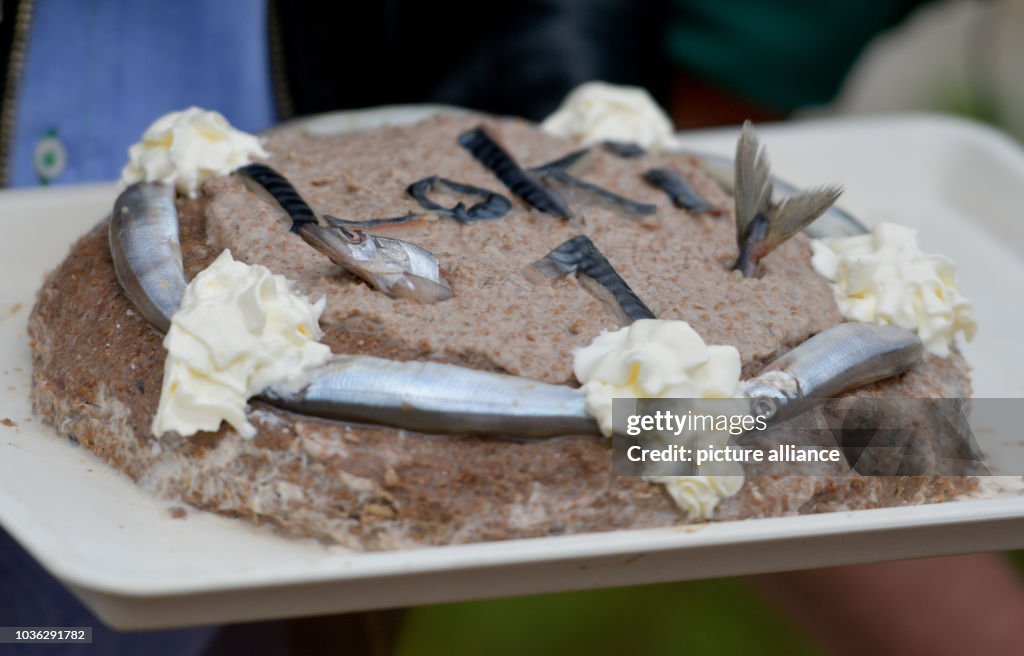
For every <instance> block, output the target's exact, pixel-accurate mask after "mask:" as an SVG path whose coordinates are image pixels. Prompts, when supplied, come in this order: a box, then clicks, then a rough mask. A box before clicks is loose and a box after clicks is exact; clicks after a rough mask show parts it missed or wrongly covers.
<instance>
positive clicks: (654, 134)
mask: <svg viewBox="0 0 1024 656" xmlns="http://www.w3.org/2000/svg"><path fill="white" fill-rule="evenodd" d="M540 127H541V129H542V130H544V131H545V132H547V133H549V134H553V135H556V136H559V137H566V138H569V139H575V140H577V141H579V142H581V143H583V144H592V143H597V142H601V141H625V142H633V143H637V144H640V145H641V146H643V147H645V148H651V149H653V150H659V149H664V148H668V147H671V146H672V145H673V144H674V143H675V137H674V132H675V131H674V129H673V126H672V121H671V120H669V118H668V115H667V114H665V112H664V110H662V108H661V107H659V106H658V103H656V102H655V101H654V98H652V97H651V94H649V93H648V92H647V91H646V90H645V89H642V88H640V87H628V86H617V85H613V84H607V83H605V82H587V83H585V84H581V85H580V86H578V87H576V88H575V89H573V91H572V92H571V93H570V94H569V95H568V96H566V98H565V100H564V101H563V102H562V106H561V107H559V108H558V110H557V111H555V113H554V114H552V115H551V116H549V117H547V118H546V119H544V122H543V123H541V126H540Z"/></svg>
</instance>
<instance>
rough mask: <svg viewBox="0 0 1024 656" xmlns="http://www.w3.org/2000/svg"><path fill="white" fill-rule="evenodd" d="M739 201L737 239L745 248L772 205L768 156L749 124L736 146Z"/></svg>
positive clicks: (737, 205)
mask: <svg viewBox="0 0 1024 656" xmlns="http://www.w3.org/2000/svg"><path fill="white" fill-rule="evenodd" d="M733 195H734V197H735V199H736V240H737V241H738V242H739V243H740V245H741V249H742V244H743V239H744V235H745V234H746V233H747V231H748V230H749V229H750V224H751V223H752V222H753V221H754V219H755V218H756V217H757V215H758V214H759V213H765V214H767V210H768V209H769V208H770V207H771V203H772V171H771V164H770V162H769V161H768V154H767V153H766V152H765V150H764V148H762V147H761V142H760V141H759V140H758V138H757V133H755V132H754V124H753V123H751V122H750V121H747V122H745V123H744V124H743V131H742V132H740V140H739V142H738V143H737V144H736V176H735V184H734V185H733Z"/></svg>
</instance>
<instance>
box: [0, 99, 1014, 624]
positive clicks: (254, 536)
mask: <svg viewBox="0 0 1024 656" xmlns="http://www.w3.org/2000/svg"><path fill="white" fill-rule="evenodd" d="M364 116H365V115H361V116H360V117H359V120H357V121H355V122H354V123H353V122H352V121H347V120H345V119H338V118H332V119H329V121H333V125H336V126H337V125H341V126H344V125H347V124H349V123H353V124H358V125H365V118H363V117H364ZM396 116H397V117H398V118H397V119H396ZM387 117H388V120H401V117H402V113H401V111H400V110H399V111H398V112H397V114H396V110H394V109H392V110H390V113H389V114H387ZM330 125H331V123H330V122H328V123H326V124H320V127H321V129H328V128H329V127H330ZM315 126H316V124H315V123H314V127H315ZM325 126H327V127H325ZM762 134H763V136H764V141H765V142H766V144H767V146H768V148H769V149H770V152H771V155H772V157H773V160H774V162H775V165H776V170H778V171H779V172H781V173H782V174H783V175H784V176H785V177H787V178H789V179H790V180H792V181H793V182H796V183H801V184H804V183H807V184H810V183H824V182H842V183H844V184H845V185H846V189H847V191H846V194H845V195H844V197H843V201H842V204H843V205H844V206H845V207H846V208H847V209H849V210H851V211H853V212H854V213H855V214H857V215H858V216H859V217H860V218H862V219H863V220H865V221H866V222H868V223H871V222H874V221H877V220H881V219H889V220H895V221H899V222H903V223H907V224H910V225H914V226H917V227H919V228H921V229H922V231H923V236H922V241H923V245H924V247H925V249H926V250H935V251H939V252H944V253H947V254H949V255H951V256H953V257H954V258H955V260H956V261H957V263H958V264H959V267H960V279H961V283H962V287H963V289H964V290H965V292H966V294H967V295H968V296H969V297H970V298H972V299H973V300H974V301H975V303H976V310H977V312H976V313H977V318H978V321H979V323H980V326H981V329H980V331H979V334H978V338H977V339H976V341H975V342H974V343H973V344H971V345H969V346H968V347H967V349H966V353H967V357H968V358H969V359H970V361H971V363H972V364H973V365H974V368H975V371H974V381H975V391H976V394H977V395H978V396H987V397H997V396H1013V397H1020V396H1024V382H1022V378H1021V376H1020V371H1021V365H1022V364H1024V342H1022V340H1021V339H1020V336H1019V331H1020V326H1022V325H1024V305H1022V304H1021V303H1020V299H1021V298H1024V256H1022V254H1024V223H1022V222H1021V221H1020V219H1019V217H1020V213H1021V208H1022V207H1024V153H1022V152H1021V150H1020V149H1019V148H1018V147H1017V146H1015V145H1014V144H1013V143H1012V142H1010V141H1009V140H1008V139H1007V138H1005V137H1003V136H1001V135H1000V134H998V133H996V132H993V131H990V130H988V129H986V128H983V127H978V126H976V125H972V124H968V123H963V122H959V121H955V120H950V119H946V118H937V117H930V116H905V117H895V118H893V117H889V118H875V119H867V120H864V119H859V120H856V121H845V120H844V121H824V122H816V123H806V124H791V125H783V126H777V127H766V128H765V129H764V130H763V132H762ZM735 136H736V135H735V132H734V131H719V132H707V133H694V134H691V135H685V140H686V142H687V144H688V145H690V146H692V147H693V148H700V149H702V150H705V151H714V152H722V153H729V152H731V150H732V147H733V143H734V139H735ZM113 198H114V188H113V186H111V185H99V186H88V187H70V188H56V189H50V190H40V191H13V192H4V193H0V217H2V220H3V226H4V239H3V240H0V279H2V280H3V281H4V283H3V286H2V291H0V419H5V418H9V419H11V420H13V421H14V422H16V423H17V424H18V426H17V427H15V428H8V427H5V426H3V425H0V522H2V524H3V526H4V527H5V528H6V529H7V530H8V531H9V532H10V533H11V534H12V535H14V536H15V538H16V539H17V540H18V541H19V542H21V543H22V544H23V545H24V546H25V547H26V548H27V549H28V550H29V551H30V552H31V553H32V554H33V556H35V557H36V558H37V559H38V560H39V561H40V562H41V563H42V564H43V565H44V566H45V567H46V568H47V569H48V570H49V571H51V572H52V573H54V574H55V575H56V576H57V577H59V578H60V579H61V580H63V581H64V582H65V583H66V584H67V585H68V586H69V587H70V588H71V589H72V590H73V591H74V592H75V593H76V594H77V595H78V596H79V597H81V598H82V599H83V600H84V601H85V603H86V604H88V605H89V606H90V607H91V608H92V609H93V610H94V611H95V612H96V613H97V614H98V615H99V616H100V617H101V618H102V619H103V620H104V621H106V622H108V623H109V624H111V625H113V626H115V627H119V628H132V629H140V628H156V627H169V626H183V625H188V624H199V623H213V622H229V621H243V620H255V619H261V618H271V617H285V616H298V615H310V614H321V613H330V612H341V611H355V610H363V609H371V608H383V607H392V606H409V605H418V604H427V603H435V602H444V601H453V600H460V599H474V598H485V597H498V596H506V595H516V594H528V593H540V592H550V591H558V590H569V589H581V588H597V587H605V586H615V585H627V584H637V583H648V582H655V581H669V580H681V579H691V578H702V577H713V576H727V575H737V574H750V573H756V572H767V571H779V570H786V569H798V568H806V567H818V566H825V565H836V564H843V563H854V562H867V561H874V560H883V559H896V558H909V557H916V556H927V555H943V554H954V553H963V552H971V551H983V550H999V549H1010V548H1020V547H1024V496H1020V495H1019V494H1018V495H1013V496H1008V497H1004V498H997V499H986V500H965V501H957V502H952V503H946V504H938V505H931V506H918V507H907V508H895V509H885V510H870V511H857V512H847V513H833V514H825V515H816V516H803V517H786V518H777V519H763V520H751V521H743V522H729V523H721V524H708V525H701V526H695V527H685V528H666V529H655V530H640V531H620V532H614V533H601V534H590V535H581V536H564V537H551V538H542V539H533V540H518V541H507V542H498V543H489V544H476V545H467V546H456V547H438V548H429V549H418V550H409V551H398V552H389V553H369V554H364V553H353V552H349V551H346V550H344V549H340V548H326V547H323V546H321V545H318V544H313V543H308V542H296V541H289V540H286V539H283V538H280V537H277V536H275V535H273V534H271V533H269V532H267V531H263V530H260V529H256V528H253V527H250V526H249V525H247V524H245V523H243V522H241V521H233V520H229V519H225V518H222V517H216V516H213V515H210V514H206V513H199V512H195V511H189V513H188V516H187V518H185V519H172V518H171V517H170V515H169V514H168V506H167V504H166V503H165V502H163V501H160V500H157V499H154V498H151V497H149V496H147V495H146V494H143V493H141V492H140V491H139V490H137V489H136V488H135V487H134V486H133V485H132V483H131V482H130V481H128V480H127V478H125V477H124V476H122V475H120V474H118V473H117V472H115V471H114V470H112V469H111V468H110V467H108V466H106V465H105V464H103V463H102V462H100V461H99V460H98V459H97V458H95V457H93V456H92V455H91V454H90V453H88V452H87V451H85V450H84V449H82V448H79V447H77V446H75V445H73V444H71V443H70V442H68V441H66V440H63V439H60V438H58V437H57V436H56V435H55V434H54V433H53V432H52V431H50V430H47V429H45V428H43V427H42V426H40V425H39V423H38V422H37V421H34V420H32V419H31V408H30V405H29V400H28V394H29V387H30V369H31V362H30V360H29V349H28V340H27V337H26V333H25V322H26V318H27V315H28V311H29V309H30V308H31V306H32V303H33V299H34V295H35V291H36V289H37V288H38V287H39V285H40V282H41V279H42V275H43V272H44V271H46V270H48V269H51V268H53V267H54V266H55V265H56V264H57V263H58V262H59V261H60V260H61V258H63V257H64V255H65V253H66V252H67V248H68V246H69V245H70V244H71V242H72V241H73V240H74V239H75V238H76V237H77V236H78V235H80V234H82V233H83V232H84V231H85V230H87V229H88V228H90V227H91V226H92V225H93V224H94V223H95V222H96V221H98V220H99V218H100V217H101V216H102V215H103V214H104V213H105V212H106V211H107V210H108V209H109V208H110V205H111V204H112V201H113Z"/></svg>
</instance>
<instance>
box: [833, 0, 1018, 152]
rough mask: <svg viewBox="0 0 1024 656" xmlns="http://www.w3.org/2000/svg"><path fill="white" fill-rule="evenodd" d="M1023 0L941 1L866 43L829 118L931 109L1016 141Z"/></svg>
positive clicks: (915, 13) (924, 8) (834, 103)
mask: <svg viewBox="0 0 1024 656" xmlns="http://www.w3.org/2000/svg"><path fill="white" fill-rule="evenodd" d="M1022 61H1024V0H993V1H991V2H975V1H971V0H945V1H944V2H940V3H936V4H931V5H928V6H926V7H922V8H921V9H919V10H918V11H916V12H914V13H913V14H912V15H911V16H910V17H909V18H908V19H907V21H906V22H905V23H903V24H901V25H899V26H898V27H896V28H894V29H892V30H890V31H888V32H885V33H883V34H881V35H879V36H878V37H876V38H875V39H874V40H872V41H871V42H870V43H869V44H868V45H867V47H866V48H865V49H864V51H863V53H862V54H861V55H860V57H858V58H857V60H856V62H855V63H854V65H853V68H852V69H851V71H850V74H849V76H848V77H847V80H846V82H845V83H844V84H843V87H842V89H841V90H840V93H839V94H838V96H837V98H836V100H835V102H833V103H831V104H830V105H828V106H826V107H825V108H824V109H825V110H826V111H828V112H833V113H837V114H874V113H878V112H894V111H912V110H917V111H938V112H945V113H951V114H958V115H961V116H966V117H969V118H974V119H977V120H981V121H986V122H989V123H992V124H994V125H996V126H998V127H1000V128H1002V129H1004V130H1006V131H1007V132H1009V133H1010V134H1012V135H1013V136H1015V137H1016V138H1017V139H1019V140H1021V141H1024V85H1022V84H1021V75H1020V64H1021V62H1022Z"/></svg>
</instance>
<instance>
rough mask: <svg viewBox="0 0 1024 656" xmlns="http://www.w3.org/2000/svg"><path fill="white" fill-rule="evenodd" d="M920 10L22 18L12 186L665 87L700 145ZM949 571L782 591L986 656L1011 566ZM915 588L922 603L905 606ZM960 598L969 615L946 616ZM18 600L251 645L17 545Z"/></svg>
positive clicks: (770, 110) (836, 637)
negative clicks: (382, 122) (155, 124)
mask: <svg viewBox="0 0 1024 656" xmlns="http://www.w3.org/2000/svg"><path fill="white" fill-rule="evenodd" d="M918 4H920V3H919V2H907V1H897V0H893V1H891V2H874V3H864V2H860V1H858V0H822V1H821V2H817V3H804V2H798V1H797V0H776V1H775V2H761V1H758V0H736V1H735V2H732V3H711V2H704V1H702V0H674V1H673V2H671V3H667V2H629V1H628V0H621V1H615V0H594V1H593V2H589V3H588V2H583V1H582V0H580V1H573V0H538V1H534V2H516V1H514V0H505V1H502V2H494V3H488V4H487V5H486V6H482V5H479V4H476V3H444V2H441V3H430V4H424V3H417V2H413V1H411V0H407V1H397V0H392V1H388V2H366V3H336V4H332V5H326V4H320V3H317V4H316V5H314V4H312V3H284V2H281V3H273V2H271V3H270V4H269V6H268V5H267V4H265V3H263V2H258V1H245V0H224V1H221V2H215V3H214V2H203V1H202V0H180V1H179V2H175V3H140V2H130V1H129V0H93V1H91V2H86V1H80V0H37V1H35V2H30V1H26V0H21V1H17V0H3V1H2V9H3V12H2V20H0V71H2V72H3V75H4V79H3V86H2V88H3V98H2V105H0V106H2V109H0V112H2V113H0V183H2V184H4V185H10V186H35V185H48V184H63V183H70V182H84V181H93V180H111V179H114V178H116V177H117V176H118V174H119V172H120V168H121V166H122V165H123V163H124V161H125V157H126V151H127V148H128V146H129V144H131V143H132V142H134V141H136V140H137V139H138V136H139V135H140V134H141V133H142V131H143V130H144V129H145V127H146V126H147V125H148V124H149V122H150V121H152V120H153V119H154V118H155V117H157V116H159V115H161V114H164V113H166V112H168V111H172V110H175V109H181V108H183V107H185V106H188V105H191V104H197V105H202V106H204V107H206V108H209V109H215V110H218V111H221V112H222V113H224V114H225V115H226V116H228V117H229V119H230V120H231V121H232V123H233V124H235V125H236V126H238V127H239V128H241V129H244V130H247V131H256V130H260V129H263V128H266V127H269V126H270V125H272V124H274V123H276V122H277V121H280V120H285V119H288V118H291V117H292V116H297V115H302V114H309V113H315V112H321V111H329V110H334V109H341V108H352V107H364V106H372V105H379V104H385V103H401V102H439V103H449V104H456V105H462V106H468V107H473V108H476V109H481V110H485V111H491V112H498V113H508V114H518V115H522V116H525V117H527V118H532V119H535V120H536V119H540V118H543V117H544V116H545V115H546V114H548V113H549V112H550V111H551V110H552V109H553V108H554V107H555V106H556V105H557V104H558V102H560V100H561V99H562V97H563V96H564V95H565V94H566V93H567V92H568V91H569V90H570V89H572V88H573V87H575V86H576V85H578V84H579V83H582V82H584V81H588V80H591V79H605V80H608V81H611V82H619V83H629V84H638V85H641V86H646V87H648V88H651V89H652V90H653V91H654V92H655V95H656V97H659V98H660V99H662V100H664V99H666V98H667V97H669V95H671V97H672V99H673V103H672V108H673V115H674V116H675V118H676V120H677V123H678V124H680V125H681V126H685V127H695V126H701V125H711V124H715V125H720V124H730V123H738V122H740V121H741V120H743V119H745V118H748V117H751V118H754V119H756V120H766V119H771V118H781V117H785V116H787V115H789V114H790V113H791V112H793V111H795V110H797V109H799V108H801V107H804V106H806V105H809V104H819V103H824V102H827V101H828V100H830V99H831V98H832V97H834V95H835V93H836V92H837V90H838V89H839V88H840V85H841V82H842V79H843V78H844V77H845V75H846V74H847V71H848V70H849V69H850V66H851V65H852V64H853V62H854V60H855V59H856V57H857V56H858V54H859V53H860V51H861V50H862V48H863V47H864V45H865V44H866V43H867V42H868V41H869V40H870V39H871V37H872V36H873V35H874V34H876V33H877V32H878V31H879V30H882V29H885V28H888V27H890V26H892V25H894V24H896V23H898V22H899V21H900V20H902V19H903V18H904V17H905V16H906V15H907V14H908V13H909V12H910V11H911V10H912V9H913V7H915V6H917V5H918ZM670 16H671V20H669V17H670ZM666 28H667V30H668V31H667V34H665V33H664V30H665V29H666ZM663 43H667V56H666V55H665V53H663V52H662V51H661V48H662V44H663ZM673 66H674V68H671V67H673ZM950 562H952V561H947V562H945V563H944V562H943V561H939V560H933V561H919V562H913V563H893V564H886V565H885V566H862V567H858V568H840V569H837V570H835V571H834V572H833V574H832V575H831V576H821V575H807V574H805V573H796V574H780V575H773V577H772V578H771V579H766V580H767V581H769V583H770V586H769V587H770V588H771V589H772V590H773V591H775V592H777V593H779V594H783V593H787V594H788V597H787V599H789V601H788V602H787V603H789V604H790V606H789V607H790V608H791V609H792V610H793V612H794V613H795V614H796V615H797V616H798V617H799V616H806V617H811V616H810V615H808V614H807V613H808V609H811V610H814V609H817V610H818V611H819V612H822V613H823V612H824V610H827V608H826V606H827V604H825V603H824V601H823V600H826V599H834V598H840V599H842V601H843V603H842V604H835V605H834V606H833V607H832V608H834V609H836V612H838V609H841V608H850V609H855V610H857V612H860V613H869V614H870V611H871V610H872V609H874V608H885V609H886V612H888V613H890V615H891V619H892V622H893V624H891V626H895V627H899V628H898V630H899V631H905V633H901V634H900V635H899V636H896V638H897V639H899V640H901V642H900V643H899V644H901V645H903V646H905V647H907V649H908V650H909V651H914V650H915V649H917V650H918V651H922V650H923V649H924V646H923V645H926V644H927V645H931V644H932V643H930V642H922V643H917V642H915V640H916V639H917V638H918V637H919V636H920V633H919V632H916V631H913V630H911V628H912V627H914V626H920V625H921V624H928V623H933V624H935V625H941V627H942V628H949V627H957V628H958V630H959V632H960V634H961V635H962V637H963V638H964V639H965V640H967V639H973V638H974V637H978V641H977V642H976V643H975V644H976V645H979V646H980V645H983V644H986V643H985V642H984V641H983V638H984V635H979V634H983V633H984V631H986V629H987V625H986V622H987V621H989V620H991V618H994V617H1000V618H1001V617H1003V616H1004V614H1005V613H1012V612H1017V610H1018V609H1019V608H1021V607H1022V606H1021V603H1022V601H1021V600H1022V599H1024V592H1022V590H1021V586H1020V583H1019V581H1018V580H1016V579H1014V576H1013V574H1012V572H1011V571H1010V570H1008V569H1007V568H1005V567H1003V566H1001V565H999V564H998V563H999V561H998V560H997V558H996V557H995V556H977V557H973V558H971V559H963V560H958V561H955V562H953V563H952V565H951V564H950ZM950 569H952V570H953V574H954V575H955V579H956V580H957V581H960V582H961V583H962V584H963V585H961V587H960V589H958V590H957V591H956V592H955V593H954V592H952V591H951V590H950V589H949V588H948V587H946V581H948V580H950ZM901 572H902V573H903V574H905V575H906V577H905V578H904V579H902V580H904V581H905V582H906V586H905V587H904V588H901V589H900V590H901V591H902V592H903V593H904V594H903V595H902V596H901V595H899V594H895V593H894V591H893V590H892V589H888V588H886V587H885V584H886V583H887V582H889V581H892V580H895V579H897V578H899V575H900V573H901ZM969 581H973V582H974V585H967V584H966V583H967V582H969ZM851 590H858V593H857V594H855V595H851V594H849V593H850V591H851ZM787 591H788V592H787ZM992 591H997V593H998V594H992ZM910 592H914V593H915V594H916V595H917V596H916V597H915V598H911V596H910ZM954 597H955V598H956V600H957V601H958V602H959V603H957V604H952V603H950V604H944V603H942V602H943V600H950V601H951V600H953V598H954ZM0 599H3V600H15V603H13V604H12V603H4V604H0V624H3V625H36V626H39V625H46V624H49V625H54V626H59V625H79V626H83V625H84V626H94V627H96V628H97V629H101V631H102V632H101V633H99V634H98V636H97V639H96V644H95V647H96V649H103V650H104V651H105V652H106V653H139V652H142V651H145V652H148V653H150V654H153V655H156V654H161V653H167V654H181V655H183V656H188V655H189V654H201V653H203V652H204V651H205V650H208V649H221V650H224V651H227V652H228V653H230V651H231V648H229V647H225V646H224V645H226V644H227V645H235V646H237V642H232V640H231V639H230V636H229V638H228V639H226V638H224V637H223V636H224V634H223V633H222V634H220V635H217V633H216V630H215V629H212V628H201V629H191V630H185V631H176V632H160V633H156V634H135V635H125V634H118V633H117V632H113V631H104V630H102V625H101V623H100V622H99V621H98V620H97V619H95V618H94V617H92V616H91V615H90V614H89V613H88V611H87V610H86V609H85V608H84V606H82V605H81V604H80V603H79V602H78V601H77V600H75V599H74V598H73V597H72V596H71V595H70V594H69V593H68V592H67V591H66V590H64V588H63V587H62V586H61V585H60V584H59V583H58V582H57V581H56V580H54V579H53V578H52V577H50V576H49V575H48V574H47V573H45V572H44V571H43V570H42V569H41V568H39V567H38V565H36V564H35V563H34V562H33V561H32V560H31V558H30V557H29V556H28V555H27V554H26V553H25V552H24V551H22V550H21V548H20V547H19V546H18V545H17V544H16V543H15V542H14V540H13V539H11V538H10V536H8V535H7V534H6V533H3V532H2V531H0ZM915 599H916V601H915ZM896 600H901V603H900V604H895V603H894V602H895V601H896ZM922 600H923V601H924V602H926V603H922ZM801 613H803V615H801ZM816 617H817V618H818V619H813V617H812V619H811V620H809V623H813V624H814V625H815V626H818V627H819V629H820V631H821V632H822V633H824V634H826V638H825V639H826V644H830V645H837V644H838V645H840V646H842V645H846V646H847V647H848V648H849V649H851V650H854V649H855V646H856V645H866V644H869V643H868V642H866V640H868V639H871V640H876V642H874V643H870V644H882V645H886V644H895V643H885V642H877V640H880V639H882V638H884V636H882V638H879V636H878V635H876V634H874V633H872V632H873V631H874V630H875V628H876V627H872V625H871V624H870V623H867V624H866V625H865V626H863V632H864V633H865V634H866V635H864V636H861V637H862V638H863V639H864V640H863V641H861V642H858V641H857V640H856V639H854V638H856V636H853V637H850V636H846V635H845V634H844V633H843V632H842V629H843V627H842V624H841V621H840V620H841V615H840V616H838V617H836V616H835V615H834V614H833V616H832V617H831V619H830V618H823V617H822V616H820V615H819V616H816ZM333 622H335V626H346V627H347V626H351V625H349V624H343V625H342V624H339V623H338V621H337V620H336V619H335V620H333ZM320 626H321V627H322V626H323V625H320ZM258 627H263V628H262V629H260V628H258ZM266 627H267V625H265V624H264V625H247V626H246V628H245V630H246V631H248V632H249V638H248V648H252V649H263V650H264V652H263V653H266V652H267V651H272V650H275V649H280V650H281V653H288V651H287V650H288V649H291V645H294V644H296V643H295V642H294V641H288V640H284V641H283V642H282V641H280V640H278V641H276V642H275V639H273V638H272V637H271V635H268V634H264V633H261V631H266V630H267V629H266ZM1000 627H1001V628H1000V631H1006V633H1000V634H999V637H1000V639H1003V638H1005V636H1011V635H1013V634H1012V631H1011V629H1012V627H1007V626H1006V624H1005V623H1002V624H1000ZM357 630H359V629H358V627H356V628H353V629H352V631H353V632H354V631H357ZM375 631H377V632H378V633H379V627H378V629H375ZM1018 631H1019V629H1018ZM270 633H271V634H273V631H271V632H270ZM274 635H277V636H278V638H280V633H277V634H274ZM934 635H939V636H944V635H947V633H944V632H942V631H939V632H936V633H935V634H934ZM1018 637H1019V636H1018ZM238 639H240V638H238V635H237V632H235V640H238ZM225 640H227V641H226V642H225ZM947 644H948V645H953V644H959V643H954V642H949V643H947ZM1004 644H1005V643H1004ZM1018 644H1019V643H1018ZM34 653H46V652H45V651H43V650H42V649H40V650H37V651H35V652H34ZM61 653H70V652H68V651H67V650H61ZM88 653H103V652H97V651H90V652H88ZM996 653H998V651H997V652H996Z"/></svg>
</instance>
